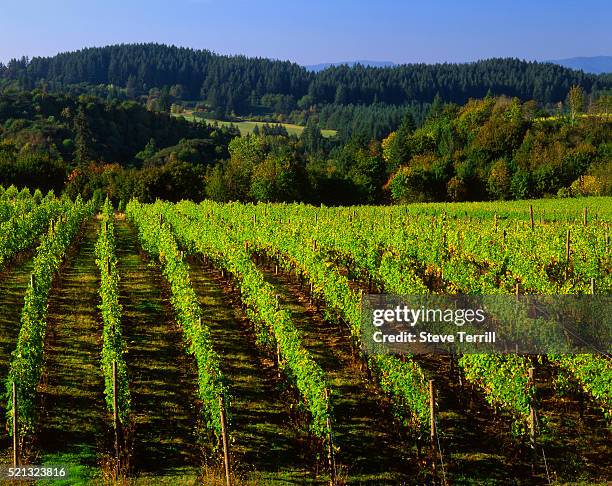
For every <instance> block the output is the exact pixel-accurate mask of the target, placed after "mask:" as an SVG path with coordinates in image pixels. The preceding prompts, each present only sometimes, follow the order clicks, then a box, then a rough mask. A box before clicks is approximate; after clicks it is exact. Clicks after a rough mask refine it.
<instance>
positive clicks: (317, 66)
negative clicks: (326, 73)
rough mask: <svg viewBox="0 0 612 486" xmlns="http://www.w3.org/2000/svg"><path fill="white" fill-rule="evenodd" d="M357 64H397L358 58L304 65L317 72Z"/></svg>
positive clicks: (388, 65) (382, 65)
mask: <svg viewBox="0 0 612 486" xmlns="http://www.w3.org/2000/svg"><path fill="white" fill-rule="evenodd" d="M357 64H361V65H362V66H366V67H394V66H397V64H396V63H394V62H393V61H367V60H358V61H341V62H322V63H319V64H309V65H305V66H304V67H305V68H306V69H307V70H308V71H312V72H315V73H318V72H319V71H323V70H324V69H327V68H329V67H336V66H348V67H353V66H355V65H357Z"/></svg>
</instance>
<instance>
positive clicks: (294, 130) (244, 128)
mask: <svg viewBox="0 0 612 486" xmlns="http://www.w3.org/2000/svg"><path fill="white" fill-rule="evenodd" d="M175 116H182V117H184V118H185V119H186V120H188V121H192V122H202V121H205V122H207V123H218V124H219V125H221V126H229V125H234V126H235V127H236V128H238V129H239V130H240V133H241V134H242V135H247V134H249V133H252V132H253V130H254V128H255V127H256V126H259V127H262V126H263V125H265V124H266V122H259V121H249V120H243V121H239V122H228V121H222V120H215V119H212V118H201V117H198V116H195V115H193V113H190V112H185V113H179V114H175ZM268 124H269V125H273V124H276V123H268ZM278 125H282V126H284V127H285V128H286V129H287V132H288V133H289V135H300V134H301V133H302V131H303V130H304V127H303V126H301V125H294V124H292V123H278ZM321 133H322V134H323V136H324V137H326V138H329V137H333V136H335V135H336V130H321Z"/></svg>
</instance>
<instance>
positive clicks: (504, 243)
mask: <svg viewBox="0 0 612 486" xmlns="http://www.w3.org/2000/svg"><path fill="white" fill-rule="evenodd" d="M504 246H506V230H504Z"/></svg>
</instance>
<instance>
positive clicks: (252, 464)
mask: <svg viewBox="0 0 612 486" xmlns="http://www.w3.org/2000/svg"><path fill="white" fill-rule="evenodd" d="M190 267H191V272H190V274H191V275H190V276H191V281H192V285H193V288H194V290H195V291H196V294H197V295H198V299H199V302H200V306H201V308H202V311H203V320H204V322H205V323H206V325H207V326H208V327H209V328H210V330H211V334H212V338H213V341H214V344H215V350H216V351H217V352H218V353H219V355H220V357H221V365H222V368H223V373H224V374H225V376H226V377H227V379H228V381H229V385H230V392H231V396H232V404H231V411H232V421H231V424H230V428H231V435H232V440H233V457H234V461H236V462H237V463H238V467H239V469H241V470H243V472H246V471H247V470H249V471H253V472H255V471H256V473H255V474H256V475H257V477H258V481H259V480H260V481H264V479H263V478H264V477H265V476H266V475H268V476H269V479H270V480H272V479H273V478H275V477H276V478H279V477H280V476H282V477H283V481H285V484H291V481H292V479H291V478H294V479H295V481H296V484H303V483H304V482H305V481H307V480H308V479H307V477H308V476H311V475H312V473H310V472H309V471H308V470H307V467H306V466H307V464H308V463H309V462H312V459H311V458H307V457H305V454H307V451H306V450H301V449H300V435H305V434H304V433H303V432H299V431H298V430H295V428H294V427H295V425H294V424H292V423H291V417H290V415H289V413H288V410H287V408H288V404H287V403H286V402H285V401H284V400H283V396H282V393H281V392H280V390H279V388H278V380H277V377H276V369H275V367H274V365H273V363H272V362H271V361H270V360H266V359H265V357H264V356H263V355H261V354H260V352H259V351H258V348H257V347H256V344H255V336H254V335H253V333H252V331H251V328H250V326H249V324H248V323H247V322H246V319H245V317H244V315H243V313H242V312H241V310H240V307H239V303H238V302H237V301H233V300H230V299H231V298H232V296H231V295H230V294H229V292H228V293H227V294H226V292H224V282H223V279H221V278H220V276H219V272H216V271H214V270H212V269H210V268H207V267H206V266H205V265H203V264H202V263H201V262H200V261H199V260H197V259H191V260H190ZM225 291H228V289H227V288H225ZM302 439H303V437H302ZM247 476H249V475H247Z"/></svg>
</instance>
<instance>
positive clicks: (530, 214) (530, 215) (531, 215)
mask: <svg viewBox="0 0 612 486" xmlns="http://www.w3.org/2000/svg"><path fill="white" fill-rule="evenodd" d="M529 219H530V220H531V231H533V228H534V222H533V205H532V204H530V205H529Z"/></svg>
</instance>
